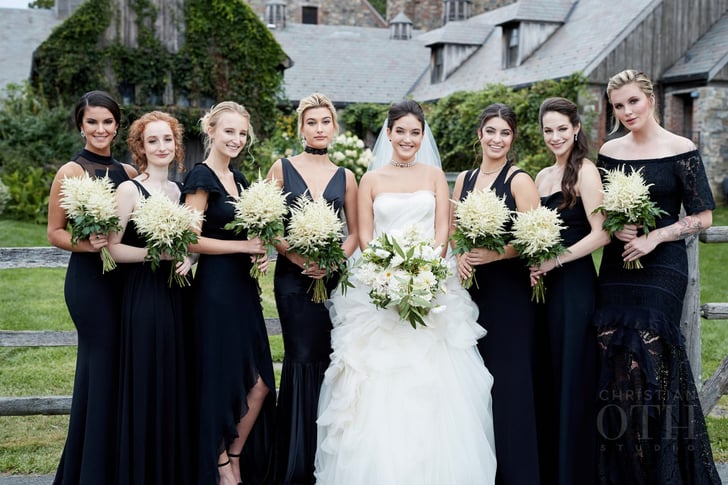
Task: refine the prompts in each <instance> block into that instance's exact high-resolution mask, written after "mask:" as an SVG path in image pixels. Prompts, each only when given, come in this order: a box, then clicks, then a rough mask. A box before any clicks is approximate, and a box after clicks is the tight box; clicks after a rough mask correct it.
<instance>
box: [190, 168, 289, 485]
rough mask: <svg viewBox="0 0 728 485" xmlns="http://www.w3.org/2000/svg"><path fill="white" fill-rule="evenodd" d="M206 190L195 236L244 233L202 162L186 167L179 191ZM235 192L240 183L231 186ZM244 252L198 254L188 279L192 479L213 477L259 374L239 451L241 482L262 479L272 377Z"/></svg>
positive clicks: (238, 177) (205, 484) (202, 484)
mask: <svg viewBox="0 0 728 485" xmlns="http://www.w3.org/2000/svg"><path fill="white" fill-rule="evenodd" d="M230 170H231V171H232V172H233V174H234V176H235V183H236V185H237V186H238V187H242V188H247V187H248V182H247V180H246V179H245V177H244V176H243V174H242V173H240V172H238V171H237V170H233V169H232V168H231V169H230ZM197 190H202V191H205V192H207V194H208V198H207V210H206V211H205V219H204V221H203V223H202V233H201V234H202V236H205V237H210V238H215V239H227V240H233V239H236V240H243V239H246V238H247V235H246V234H245V233H244V232H243V233H241V234H235V233H234V232H233V231H231V230H227V229H225V228H224V226H225V224H227V223H228V222H231V221H232V220H233V219H234V217H235V212H234V207H233V204H231V203H230V202H233V199H232V197H230V196H229V195H228V193H227V192H226V190H225V187H224V186H223V185H222V182H221V181H220V180H219V179H218V178H217V176H216V175H215V173H214V172H213V171H212V169H210V168H209V167H208V166H207V165H205V164H202V163H198V164H197V165H195V166H194V168H193V169H192V170H191V171H190V172H189V173H188V174H187V177H186V179H185V182H184V186H183V187H182V192H183V193H184V194H192V193H195V192H196V191H197ZM238 190H239V191H240V188H239V189H238ZM250 256H251V255H250V254H243V253H238V254H219V255H210V254H201V255H200V259H199V261H198V263H197V271H196V273H195V278H194V281H193V283H192V306H193V318H194V330H193V332H194V340H193V341H194V345H195V353H196V364H195V368H196V369H197V375H196V379H195V381H196V386H195V391H194V392H195V394H196V395H197V396H198V400H197V403H196V404H197V410H196V412H197V414H198V416H197V421H198V422H197V426H196V428H197V430H196V433H197V436H196V438H194V439H195V441H196V442H197V453H196V455H197V463H196V464H197V467H198V470H197V483H198V484H199V485H210V484H214V483H217V481H218V480H219V473H218V470H217V462H218V456H219V454H220V453H222V452H223V451H224V450H225V449H227V447H228V446H229V444H230V443H231V442H232V441H233V440H234V439H235V438H236V437H237V430H236V426H237V424H238V423H239V422H240V420H241V419H242V418H243V416H244V415H245V413H246V412H247V411H248V405H247V395H248V392H249V391H250V390H251V389H252V388H253V386H255V384H256V382H257V381H258V378H260V379H262V381H263V383H264V384H265V385H266V386H267V387H268V394H267V396H266V398H265V401H264V403H263V407H262V409H261V411H260V414H259V415H258V418H257V420H256V421H255V425H254V426H253V429H252V431H251V432H250V435H249V436H248V439H247V440H246V442H245V446H244V447H243V450H242V456H241V458H240V470H241V475H242V479H243V482H244V483H249V484H260V483H266V481H267V480H268V479H269V475H268V474H269V472H270V468H271V467H270V456H271V453H270V452H271V442H272V438H273V432H274V419H275V416H274V413H275V400H276V392H275V380H274V376H273V362H272V360H271V353H270V346H269V343H268V333H267V331H266V328H265V320H264V318H263V310H262V306H261V300H260V295H259V286H258V281H257V280H256V279H255V278H253V277H252V276H250V268H251V265H252V262H251V258H250Z"/></svg>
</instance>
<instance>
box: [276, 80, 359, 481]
mask: <svg viewBox="0 0 728 485" xmlns="http://www.w3.org/2000/svg"><path fill="white" fill-rule="evenodd" d="M297 112H298V134H299V135H300V136H301V137H302V138H303V142H304V153H301V154H299V155H296V156H293V157H291V158H290V159H287V158H283V159H281V160H277V161H276V162H275V163H274V164H273V166H272V167H271V170H270V172H269V173H268V178H269V179H275V181H276V182H277V183H278V184H279V185H280V186H281V187H282V188H283V191H284V192H286V193H287V194H288V196H287V197H288V204H289V205H291V204H292V203H293V201H294V200H295V199H296V198H297V197H298V196H300V195H302V194H307V195H308V196H309V197H311V198H312V199H318V198H320V197H323V198H324V199H326V201H327V202H329V203H330V204H333V206H334V208H335V209H336V210H337V211H339V213H340V214H341V215H342V216H343V217H345V219H346V221H347V228H348V236H347V238H346V239H345V240H344V241H343V243H342V247H343V249H344V252H345V253H346V255H347V256H351V254H352V253H353V252H354V250H355V249H356V246H357V220H356V215H357V212H356V197H357V185H356V179H355V178H354V174H353V173H352V172H351V171H350V170H348V169H344V168H343V167H337V166H336V165H334V164H333V163H332V162H331V161H330V160H329V157H328V154H327V146H328V145H329V144H330V143H331V140H332V139H333V137H334V136H335V135H336V133H337V131H338V124H337V122H336V109H335V108H334V105H333V103H332V102H331V101H330V100H329V98H327V97H326V96H325V95H323V94H319V93H314V94H312V95H310V96H308V97H306V98H304V99H302V100H301V102H300V104H299V105H298V109H297ZM276 248H277V249H278V252H279V254H280V257H279V258H278V259H277V261H276V268H275V287H274V290H275V298H276V305H277V307H278V314H279V316H280V320H281V330H282V331H283V343H284V347H285V357H284V359H283V371H282V373H281V385H280V394H279V397H278V407H277V410H276V417H277V419H276V424H277V431H276V443H275V448H274V449H275V451H274V453H275V458H274V463H275V479H274V483H276V484H279V483H281V484H306V485H308V484H313V483H314V476H313V471H314V457H315V455H316V415H317V409H318V399H319V391H320V390H321V383H322V382H323V378H324V372H325V371H326V369H327V368H328V365H329V354H330V353H331V320H330V319H329V312H328V310H327V309H326V306H325V305H324V304H323V303H314V302H312V301H311V292H310V291H309V289H310V288H311V284H312V282H313V281H314V279H318V278H322V277H323V276H324V275H325V274H326V273H325V271H322V270H321V269H320V268H318V267H316V265H315V264H313V265H312V264H308V265H307V264H306V260H305V258H304V257H303V256H301V255H300V254H298V253H296V252H293V251H288V243H287V242H286V241H285V240H282V241H281V243H280V244H278V245H277V246H276ZM336 283H337V278H331V279H330V280H329V281H328V283H327V287H328V290H329V292H331V290H332V289H333V288H334V287H335V286H336Z"/></svg>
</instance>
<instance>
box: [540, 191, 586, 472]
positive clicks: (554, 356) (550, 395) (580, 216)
mask: <svg viewBox="0 0 728 485" xmlns="http://www.w3.org/2000/svg"><path fill="white" fill-rule="evenodd" d="M563 200H564V197H563V194H562V193H561V192H556V193H554V194H551V195H549V196H546V197H542V198H541V205H543V206H545V207H548V208H549V209H554V210H558V212H559V215H560V216H561V219H562V220H563V221H564V225H565V226H566V228H565V229H562V231H561V238H562V243H563V245H564V246H565V247H569V246H571V245H572V244H574V243H576V242H578V241H579V240H580V239H582V238H583V237H585V236H587V235H588V234H589V232H591V226H590V225H589V220H588V219H587V215H586V213H585V212H584V204H583V202H582V200H581V198H580V197H577V199H576V203H575V205H574V206H573V207H564V208H561V209H559V207H560V206H561V204H562V202H563ZM596 283H597V273H596V270H595V268H594V261H593V260H592V257H591V255H587V256H584V257H582V258H579V259H577V260H574V261H569V262H568V263H565V264H564V265H563V267H561V268H554V269H552V270H551V271H549V272H548V274H547V275H545V276H544V285H545V288H546V301H545V302H544V303H540V304H538V305H536V312H537V327H536V328H537V331H536V335H537V337H538V338H537V342H538V345H537V346H536V355H537V362H538V363H539V365H538V366H537V367H536V389H537V401H538V407H537V408H538V417H539V420H538V421H539V428H538V429H539V446H540V449H541V454H540V458H541V460H540V462H541V470H542V475H541V482H542V483H549V484H553V485H557V484H558V485H589V484H593V483H594V482H595V481H596V382H597V370H596V354H597V345H596V333H595V331H594V325H593V320H592V319H593V316H594V304H595V299H596Z"/></svg>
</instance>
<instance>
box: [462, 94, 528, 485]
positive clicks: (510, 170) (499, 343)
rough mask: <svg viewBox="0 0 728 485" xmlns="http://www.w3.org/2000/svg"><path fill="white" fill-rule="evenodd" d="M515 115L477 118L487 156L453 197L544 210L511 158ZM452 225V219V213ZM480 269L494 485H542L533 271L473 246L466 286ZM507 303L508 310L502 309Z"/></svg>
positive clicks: (500, 111)
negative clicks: (488, 195) (477, 193)
mask: <svg viewBox="0 0 728 485" xmlns="http://www.w3.org/2000/svg"><path fill="white" fill-rule="evenodd" d="M516 130H517V127H516V113H515V112H514V111H513V109H511V108H510V107H509V106H506V105H504V104H499V103H498V104H491V105H490V106H488V107H486V108H485V109H484V110H483V112H482V113H481V114H480V118H479V120H478V139H479V140H480V145H481V147H482V150H483V161H482V163H481V165H480V167H478V168H476V169H473V170H468V171H466V172H462V173H460V174H459V175H458V177H457V180H456V181H455V188H454V190H453V199H454V200H462V199H464V198H465V197H466V196H467V195H468V193H470V192H471V191H473V190H493V191H495V193H496V194H497V195H498V196H499V197H502V196H505V201H506V205H507V206H508V208H509V209H510V210H512V211H515V210H518V211H527V210H529V209H533V208H535V207H537V206H538V205H539V198H538V191H537V190H536V185H535V184H534V182H533V180H532V179H531V177H530V176H529V175H528V174H527V173H526V172H524V171H523V170H521V169H519V168H518V167H516V166H515V165H513V163H512V162H510V161H509V160H508V152H509V151H510V149H511V147H512V146H513V141H514V139H515V137H516ZM451 220H455V218H454V215H451ZM473 268H475V269H476V279H477V282H478V284H477V286H476V285H475V284H473V286H472V287H471V288H470V289H469V290H468V291H469V292H470V296H471V297H472V299H473V301H474V302H475V303H476V304H477V305H478V309H479V311H480V314H479V316H478V323H480V324H481V325H482V326H483V327H484V328H485V329H486V330H487V331H488V334H487V335H486V336H485V337H483V338H482V339H481V340H480V341H479V342H478V350H480V354H481V355H482V357H483V360H484V361H485V365H486V367H487V368H488V370H489V371H490V372H491V374H492V375H493V379H494V384H493V390H492V395H493V424H494V427H495V452H496V459H497V462H498V468H497V471H496V477H495V483H496V484H499V485H511V484H514V485H515V484H518V485H522V484H526V483H527V484H529V485H538V483H539V468H538V467H539V465H538V463H539V459H538V444H537V440H536V404H535V398H536V396H535V392H534V375H533V368H534V353H535V348H534V332H535V312H534V305H533V304H531V288H530V287H529V284H528V268H527V267H526V266H525V265H524V263H523V262H522V261H521V260H520V259H519V258H518V253H517V252H516V251H515V249H513V247H512V246H510V245H508V246H506V248H505V253H504V254H499V253H498V252H497V251H490V250H488V249H485V248H476V249H473V250H472V251H470V252H468V253H465V254H463V255H461V256H460V257H458V273H459V276H460V279H461V280H464V279H466V278H468V277H469V276H470V274H471V272H472V270H473ZM505 302H507V304H505Z"/></svg>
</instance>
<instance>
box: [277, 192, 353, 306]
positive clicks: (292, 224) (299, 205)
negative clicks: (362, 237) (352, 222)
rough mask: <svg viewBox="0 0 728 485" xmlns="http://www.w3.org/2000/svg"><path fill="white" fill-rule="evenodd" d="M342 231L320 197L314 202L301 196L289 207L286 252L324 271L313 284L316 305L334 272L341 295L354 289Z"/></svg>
mask: <svg viewBox="0 0 728 485" xmlns="http://www.w3.org/2000/svg"><path fill="white" fill-rule="evenodd" d="M343 230H344V223H343V221H342V220H341V219H340V218H339V215H338V214H337V213H336V211H335V210H334V208H333V207H332V206H331V205H330V204H329V203H328V202H326V200H325V199H324V198H323V197H320V198H319V199H317V200H315V201H313V200H311V199H310V198H309V197H307V196H306V195H305V194H304V195H301V196H300V197H298V198H297V199H296V201H295V202H294V203H293V207H291V218H290V219H289V221H288V235H287V236H286V240H287V241H288V244H289V246H290V247H289V250H292V251H295V252H297V253H298V254H300V255H301V256H303V257H304V258H306V263H307V264H308V263H309V262H314V263H316V264H318V266H319V268H321V269H322V270H325V271H326V276H324V278H323V279H317V280H314V282H313V298H312V300H313V301H314V302H316V303H322V302H324V301H326V299H327V298H328V294H327V292H326V285H325V283H324V279H326V280H328V279H329V278H330V277H331V275H332V274H334V273H339V284H340V287H341V292H342V293H346V289H347V288H351V287H353V285H352V284H351V283H350V282H349V278H348V275H349V271H348V268H347V258H346V253H344V249H343V248H342V247H341V240H342V237H343Z"/></svg>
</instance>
